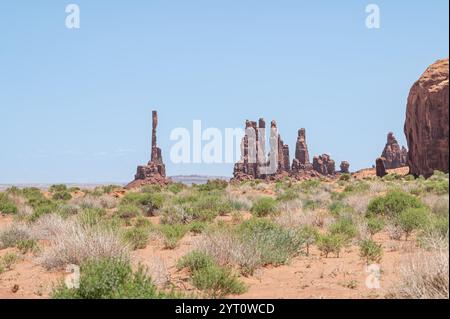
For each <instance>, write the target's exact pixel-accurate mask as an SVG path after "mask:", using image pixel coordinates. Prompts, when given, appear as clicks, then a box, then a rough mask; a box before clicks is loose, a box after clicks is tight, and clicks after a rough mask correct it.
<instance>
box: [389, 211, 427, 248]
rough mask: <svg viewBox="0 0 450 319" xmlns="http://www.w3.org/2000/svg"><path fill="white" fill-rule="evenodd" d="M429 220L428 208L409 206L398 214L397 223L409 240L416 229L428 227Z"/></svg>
mask: <svg viewBox="0 0 450 319" xmlns="http://www.w3.org/2000/svg"><path fill="white" fill-rule="evenodd" d="M429 220H430V215H429V212H428V210H427V209H426V208H407V209H405V210H404V211H402V212H400V214H398V215H397V217H396V224H397V225H398V226H399V227H400V228H401V229H402V230H403V232H404V233H405V237H406V240H408V237H409V235H410V234H411V233H412V232H413V231H414V230H418V229H424V228H426V226H427V224H428V222H429Z"/></svg>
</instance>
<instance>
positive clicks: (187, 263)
mask: <svg viewBox="0 0 450 319" xmlns="http://www.w3.org/2000/svg"><path fill="white" fill-rule="evenodd" d="M214 264H215V261H214V259H213V258H212V257H211V256H210V255H208V254H206V253H204V252H201V251H198V250H194V251H191V252H190V253H189V254H187V255H184V256H183V257H182V258H180V259H179V260H178V263H177V268H178V269H179V270H180V269H183V268H187V269H189V271H190V272H191V273H193V272H195V271H197V270H199V269H202V268H206V267H210V266H212V265H214Z"/></svg>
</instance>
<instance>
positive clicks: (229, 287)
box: [192, 265, 246, 298]
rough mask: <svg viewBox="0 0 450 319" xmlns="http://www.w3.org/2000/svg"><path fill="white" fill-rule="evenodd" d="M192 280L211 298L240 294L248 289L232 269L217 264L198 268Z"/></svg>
mask: <svg viewBox="0 0 450 319" xmlns="http://www.w3.org/2000/svg"><path fill="white" fill-rule="evenodd" d="M192 282H193V284H194V286H195V287H197V288H198V289H200V290H203V291H205V293H206V294H207V296H208V297H211V298H222V297H224V296H226V295H229V294H236V295H238V294H242V293H244V292H245V291H246V287H245V285H244V283H242V282H241V281H240V280H239V279H238V277H237V276H236V275H234V274H233V273H232V271H231V270H230V269H227V268H223V267H220V266H217V265H209V266H207V267H203V268H200V269H198V270H196V271H195V272H194V273H193V274H192Z"/></svg>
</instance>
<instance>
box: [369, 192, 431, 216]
mask: <svg viewBox="0 0 450 319" xmlns="http://www.w3.org/2000/svg"><path fill="white" fill-rule="evenodd" d="M421 207H423V204H422V203H421V201H420V200H419V199H418V198H417V197H415V196H413V195H410V194H407V193H404V192H400V191H390V192H388V193H387V194H386V195H384V196H379V197H376V198H374V199H373V200H371V201H370V203H369V206H368V207H367V214H368V215H369V216H371V215H372V216H373V215H376V216H387V217H388V218H393V217H395V216H396V215H398V214H399V213H400V212H402V211H404V210H406V209H408V208H421Z"/></svg>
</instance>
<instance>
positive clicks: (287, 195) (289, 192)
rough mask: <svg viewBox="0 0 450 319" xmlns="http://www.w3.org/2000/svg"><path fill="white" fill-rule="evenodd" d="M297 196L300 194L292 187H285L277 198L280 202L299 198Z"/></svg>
mask: <svg viewBox="0 0 450 319" xmlns="http://www.w3.org/2000/svg"><path fill="white" fill-rule="evenodd" d="M299 196H300V194H299V193H298V192H297V191H295V190H294V189H286V190H284V191H282V192H280V193H279V194H278V195H277V200H278V201H280V202H289V201H292V200H295V199H297V198H299Z"/></svg>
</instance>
